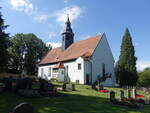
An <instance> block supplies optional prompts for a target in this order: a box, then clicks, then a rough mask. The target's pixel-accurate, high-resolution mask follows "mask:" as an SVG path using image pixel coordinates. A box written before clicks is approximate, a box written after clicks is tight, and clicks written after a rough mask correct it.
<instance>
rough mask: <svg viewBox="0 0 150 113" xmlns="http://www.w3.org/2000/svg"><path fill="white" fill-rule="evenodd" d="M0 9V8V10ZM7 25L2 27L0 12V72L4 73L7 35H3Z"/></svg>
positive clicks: (6, 61)
mask: <svg viewBox="0 0 150 113" xmlns="http://www.w3.org/2000/svg"><path fill="white" fill-rule="evenodd" d="M0 9H1V8H0ZM7 27H8V25H4V19H3V18H2V14H1V12H0V72H6V70H7V63H8V51H7V48H8V46H9V38H8V37H9V34H8V33H5V31H4V30H5V29H6V28H7Z"/></svg>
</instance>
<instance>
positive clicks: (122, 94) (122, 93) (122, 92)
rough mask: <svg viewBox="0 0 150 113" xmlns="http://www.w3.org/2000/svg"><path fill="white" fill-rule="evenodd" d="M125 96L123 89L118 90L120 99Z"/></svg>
mask: <svg viewBox="0 0 150 113" xmlns="http://www.w3.org/2000/svg"><path fill="white" fill-rule="evenodd" d="M124 98H125V96H124V91H123V90H120V99H121V100H124Z"/></svg>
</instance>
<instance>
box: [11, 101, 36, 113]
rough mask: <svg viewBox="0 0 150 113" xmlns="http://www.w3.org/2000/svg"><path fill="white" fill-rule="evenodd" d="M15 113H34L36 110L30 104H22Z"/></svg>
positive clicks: (16, 108) (15, 109)
mask: <svg viewBox="0 0 150 113" xmlns="http://www.w3.org/2000/svg"><path fill="white" fill-rule="evenodd" d="M13 113H34V108H33V106H31V105H30V104H28V103H20V104H19V105H17V106H16V107H15V108H14V110H13Z"/></svg>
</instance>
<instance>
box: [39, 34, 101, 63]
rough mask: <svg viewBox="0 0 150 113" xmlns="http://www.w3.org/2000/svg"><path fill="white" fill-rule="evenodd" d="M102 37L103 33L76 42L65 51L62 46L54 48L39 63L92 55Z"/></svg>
mask: <svg viewBox="0 0 150 113" xmlns="http://www.w3.org/2000/svg"><path fill="white" fill-rule="evenodd" d="M101 38H102V35H97V36H95V37H91V38H88V39H86V40H81V41H78V42H75V43H73V44H72V45H70V46H69V47H68V48H67V49H66V50H64V51H62V50H61V47H58V48H54V49H52V50H51V51H49V52H48V54H47V55H46V56H45V57H44V58H43V59H42V60H41V62H40V63H39V64H50V63H58V62H62V61H68V60H73V59H76V58H78V57H85V58H87V57H90V56H91V55H92V54H93V52H94V50H95V48H96V47H97V44H98V43H99V41H100V39H101Z"/></svg>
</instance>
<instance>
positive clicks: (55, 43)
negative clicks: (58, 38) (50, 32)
mask: <svg viewBox="0 0 150 113" xmlns="http://www.w3.org/2000/svg"><path fill="white" fill-rule="evenodd" d="M49 44H50V45H51V46H52V48H57V47H60V46H61V43H57V42H47V43H46V45H49Z"/></svg>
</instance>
